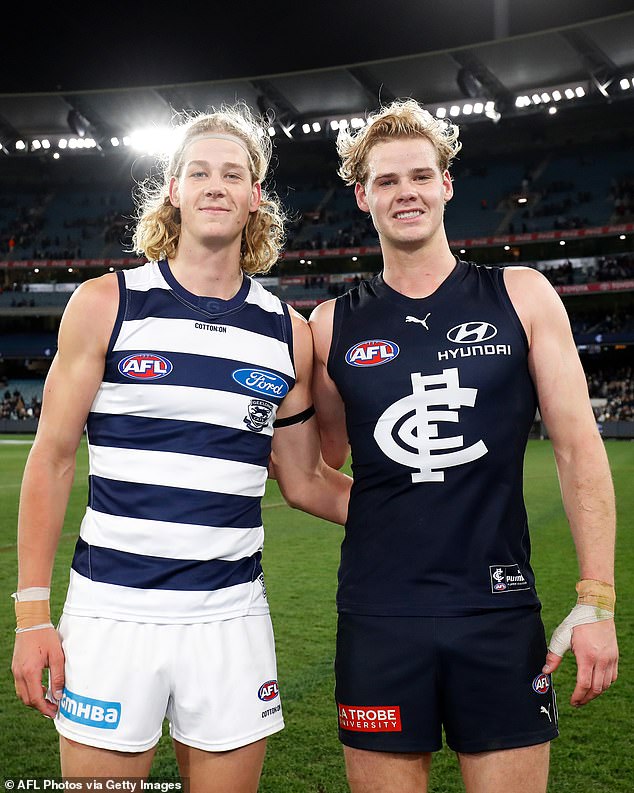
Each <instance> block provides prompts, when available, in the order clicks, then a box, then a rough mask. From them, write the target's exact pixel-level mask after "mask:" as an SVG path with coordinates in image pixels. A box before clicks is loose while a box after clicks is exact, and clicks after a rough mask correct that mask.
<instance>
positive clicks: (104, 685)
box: [49, 614, 284, 752]
mask: <svg viewBox="0 0 634 793" xmlns="http://www.w3.org/2000/svg"><path fill="white" fill-rule="evenodd" d="M58 631H59V634H60V637H61V640H62V648H63V650H64V654H65V656H66V664H65V674H66V680H65V687H64V694H63V697H62V699H61V700H60V702H59V710H58V713H57V716H56V718H55V726H56V728H57V731H58V732H59V733H60V734H61V735H63V736H65V737H66V738H69V739H70V740H73V741H77V742H78V743H83V744H88V745H89V746H97V747H101V748H104V749H113V750H116V751H120V752H143V751H145V750H147V749H150V748H152V747H153V746H154V745H155V744H156V743H157V742H158V740H159V738H160V737H161V734H162V728H163V720H164V719H165V718H167V719H168V721H169V725H170V735H171V736H172V738H174V739H175V740H177V741H179V742H181V743H184V744H186V745H188V746H193V747H195V748H197V749H203V750H205V751H209V752H221V751H227V750H230V749H236V748H238V747H240V746H246V745H247V744H250V743H253V742H254V741H257V740H259V739H260V738H264V737H266V736H267V735H272V734H273V733H275V732H278V731H279V730H281V729H283V727H284V718H283V715H282V706H281V702H280V692H279V688H278V684H277V665H276V659H275V642H274V638H273V628H272V625H271V619H270V616H269V615H268V614H258V615H251V616H247V617H236V618H233V619H229V620H219V621H217V622H205V623H193V624H189V625H156V624H150V623H138V622H127V621H121V620H111V619H102V618H96V617H74V616H70V615H68V614H64V615H62V618H61V620H60V623H59V626H58ZM49 696H50V693H49Z"/></svg>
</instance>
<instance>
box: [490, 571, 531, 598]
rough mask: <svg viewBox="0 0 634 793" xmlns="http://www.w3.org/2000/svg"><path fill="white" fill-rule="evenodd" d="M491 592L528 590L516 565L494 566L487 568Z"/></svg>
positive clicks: (526, 582)
mask: <svg viewBox="0 0 634 793" xmlns="http://www.w3.org/2000/svg"><path fill="white" fill-rule="evenodd" d="M489 574H490V576H491V592H493V593H494V594H498V593H499V592H517V591H518V590H520V589H530V587H529V585H528V581H527V580H526V579H525V578H524V575H523V573H522V571H521V570H520V566H519V565H518V564H495V565H491V566H490V567H489Z"/></svg>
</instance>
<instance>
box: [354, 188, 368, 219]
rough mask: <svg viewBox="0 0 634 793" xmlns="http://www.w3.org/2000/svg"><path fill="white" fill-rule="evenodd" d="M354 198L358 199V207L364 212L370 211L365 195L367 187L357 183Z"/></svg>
mask: <svg viewBox="0 0 634 793" xmlns="http://www.w3.org/2000/svg"><path fill="white" fill-rule="evenodd" d="M354 197H355V198H356V199H357V206H358V207H359V209H360V210H361V211H362V212H369V211H370V207H369V206H368V201H367V198H366V194H365V187H364V186H363V185H362V184H361V183H360V182H357V183H356V185H355V186H354Z"/></svg>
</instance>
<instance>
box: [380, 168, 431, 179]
mask: <svg viewBox="0 0 634 793" xmlns="http://www.w3.org/2000/svg"><path fill="white" fill-rule="evenodd" d="M407 173H408V174H419V173H434V169H433V168H430V167H428V166H425V167H423V168H410V170H409V171H407ZM396 176H398V174H397V173H395V172H390V173H378V174H377V175H376V176H375V177H373V178H374V180H375V181H376V180H377V179H394V177H396Z"/></svg>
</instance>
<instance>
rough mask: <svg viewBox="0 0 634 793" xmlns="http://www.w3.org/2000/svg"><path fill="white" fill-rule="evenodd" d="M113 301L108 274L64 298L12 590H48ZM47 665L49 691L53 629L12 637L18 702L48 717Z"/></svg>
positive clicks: (56, 660)
mask: <svg viewBox="0 0 634 793" xmlns="http://www.w3.org/2000/svg"><path fill="white" fill-rule="evenodd" d="M117 305H118V292H117V284H116V280H115V276H104V277H103V278H99V279H95V280H93V281H88V282H86V283H85V284H84V285H82V286H81V287H80V288H79V289H78V290H77V292H75V293H74V294H73V296H72V298H71V300H70V301H69V303H68V306H67V308H66V311H65V312H64V316H63V318H62V322H61V324H60V330H59V341H58V352H57V355H56V356H55V359H54V360H53V363H52V365H51V369H50V371H49V374H48V377H47V378H46V383H45V386H44V394H43V399H42V411H41V416H40V420H39V424H38V430H37V434H36V437H35V441H34V443H33V447H32V449H31V452H30V454H29V457H28V459H27V463H26V466H25V469H24V476H23V479H22V489H21V493H20V509H19V515H18V589H26V588H28V587H50V583H51V576H52V569H53V561H54V558H55V553H56V550H57V545H58V542H59V537H60V534H61V531H62V527H63V523H64V515H65V512H66V507H67V504H68V499H69V495H70V490H71V487H72V484H73V477H74V472H75V455H76V452H77V447H78V446H79V442H80V440H81V437H82V434H83V430H84V425H85V423H86V418H87V416H88V412H89V410H90V406H91V404H92V401H93V399H94V396H95V393H96V391H97V389H98V387H99V384H100V382H101V379H102V376H103V368H104V360H105V353H106V348H107V345H108V339H109V337H110V333H111V330H112V327H113V324H114V318H115V315H116V311H117ZM45 668H50V670H51V674H52V683H53V687H54V690H55V691H61V688H62V686H63V679H64V674H63V656H62V651H61V647H60V645H59V639H58V637H57V633H56V632H55V631H54V630H52V629H44V630H37V631H32V632H28V633H22V634H18V635H17V636H16V642H15V651H14V656H13V674H14V678H15V685H16V692H17V694H18V696H19V697H20V698H21V699H22V701H23V702H25V704H28V705H31V706H32V707H35V708H36V709H37V710H39V711H41V712H42V713H44V714H45V715H48V716H53V715H54V714H55V711H56V707H55V706H54V705H52V704H51V703H48V702H46V701H45V700H44V698H43V690H42V685H41V681H42V671H43V669H45Z"/></svg>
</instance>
